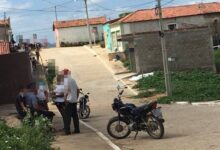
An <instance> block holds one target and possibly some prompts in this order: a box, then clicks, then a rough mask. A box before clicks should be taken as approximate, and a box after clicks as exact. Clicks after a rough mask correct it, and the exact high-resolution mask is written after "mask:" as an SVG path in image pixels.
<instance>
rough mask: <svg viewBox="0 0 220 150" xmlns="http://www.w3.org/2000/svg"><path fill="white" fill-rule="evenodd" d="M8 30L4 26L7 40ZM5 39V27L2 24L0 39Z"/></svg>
mask: <svg viewBox="0 0 220 150" xmlns="http://www.w3.org/2000/svg"><path fill="white" fill-rule="evenodd" d="M8 30H9V28H8V27H6V40H7V41H8V40H9V35H8ZM4 40H5V27H4V26H0V41H4Z"/></svg>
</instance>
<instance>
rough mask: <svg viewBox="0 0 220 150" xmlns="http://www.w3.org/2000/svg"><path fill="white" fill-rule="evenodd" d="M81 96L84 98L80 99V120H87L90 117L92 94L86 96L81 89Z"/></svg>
mask: <svg viewBox="0 0 220 150" xmlns="http://www.w3.org/2000/svg"><path fill="white" fill-rule="evenodd" d="M80 94H82V97H80V98H79V109H78V114H79V118H80V119H86V118H88V117H89V115H90V107H89V105H88V102H89V94H90V93H87V94H84V93H83V91H82V89H80Z"/></svg>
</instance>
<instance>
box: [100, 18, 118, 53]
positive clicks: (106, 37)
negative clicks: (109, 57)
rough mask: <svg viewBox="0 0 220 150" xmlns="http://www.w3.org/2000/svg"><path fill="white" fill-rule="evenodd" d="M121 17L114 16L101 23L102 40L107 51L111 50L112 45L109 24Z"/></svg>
mask: <svg viewBox="0 0 220 150" xmlns="http://www.w3.org/2000/svg"><path fill="white" fill-rule="evenodd" d="M119 19H121V18H116V19H113V20H110V21H107V22H106V23H105V24H104V25H103V31H104V40H105V47H106V48H107V50H108V52H109V53H110V52H112V51H113V46H112V32H111V27H110V25H111V24H112V23H114V22H116V21H118V20H119Z"/></svg>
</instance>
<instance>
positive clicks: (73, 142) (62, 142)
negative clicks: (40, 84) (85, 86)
mask: <svg viewBox="0 0 220 150" xmlns="http://www.w3.org/2000/svg"><path fill="white" fill-rule="evenodd" d="M49 107H50V110H51V111H53V112H54V113H55V114H56V116H55V117H54V120H53V124H54V128H55V129H56V130H57V131H55V140H54V142H53V143H52V147H53V148H60V149H61V150H71V149H77V150H89V149H96V150H103V149H105V150H111V149H112V148H111V147H110V146H108V144H106V143H105V141H104V140H102V139H101V138H99V137H98V136H97V135H96V133H95V132H93V131H92V130H90V129H88V128H87V127H85V126H84V125H82V124H80V130H81V133H80V134H74V133H73V134H71V135H64V131H62V129H63V122H62V117H61V115H60V113H59V112H58V111H57V108H56V106H55V105H51V104H50V105H49ZM71 127H72V130H73V125H71Z"/></svg>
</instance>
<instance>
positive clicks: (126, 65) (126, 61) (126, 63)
mask: <svg viewBox="0 0 220 150" xmlns="http://www.w3.org/2000/svg"><path fill="white" fill-rule="evenodd" d="M121 62H122V63H123V66H124V67H125V68H127V69H128V70H131V64H130V61H129V60H128V59H126V60H122V61H121Z"/></svg>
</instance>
